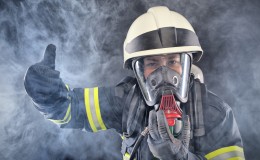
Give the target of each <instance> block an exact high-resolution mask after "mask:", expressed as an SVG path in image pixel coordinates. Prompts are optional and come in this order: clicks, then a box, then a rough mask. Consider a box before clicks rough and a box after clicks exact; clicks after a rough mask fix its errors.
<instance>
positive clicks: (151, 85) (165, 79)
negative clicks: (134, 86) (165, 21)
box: [132, 53, 191, 106]
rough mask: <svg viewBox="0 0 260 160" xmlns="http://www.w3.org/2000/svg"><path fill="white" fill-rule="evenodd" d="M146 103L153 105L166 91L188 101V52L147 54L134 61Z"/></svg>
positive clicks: (183, 100) (182, 100)
mask: <svg viewBox="0 0 260 160" xmlns="http://www.w3.org/2000/svg"><path fill="white" fill-rule="evenodd" d="M132 65H133V69H134V72H135V75H136V77H137V80H138V83H139V86H140V88H141V91H142V94H143V96H144V98H145V101H146V103H147V104H148V105H149V106H153V105H154V104H156V103H158V100H159V99H160V96H161V95H162V94H163V93H165V92H171V93H173V94H174V95H175V96H176V97H177V99H178V100H179V101H181V102H186V101H187V90H188V82H189V74H190V65H191V58H190V56H189V55H188V54H176V53H174V54H168V55H162V56H147V57H143V58H139V59H137V60H134V61H133V64H132Z"/></svg>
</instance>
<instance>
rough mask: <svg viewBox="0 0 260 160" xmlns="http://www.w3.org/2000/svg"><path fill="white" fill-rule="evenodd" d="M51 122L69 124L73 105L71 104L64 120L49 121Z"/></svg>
mask: <svg viewBox="0 0 260 160" xmlns="http://www.w3.org/2000/svg"><path fill="white" fill-rule="evenodd" d="M49 120H50V121H52V122H54V123H57V124H65V123H69V121H70V120H71V105H70V104H69V107H68V109H67V112H66V114H65V117H64V118H63V119H62V120H54V119H49Z"/></svg>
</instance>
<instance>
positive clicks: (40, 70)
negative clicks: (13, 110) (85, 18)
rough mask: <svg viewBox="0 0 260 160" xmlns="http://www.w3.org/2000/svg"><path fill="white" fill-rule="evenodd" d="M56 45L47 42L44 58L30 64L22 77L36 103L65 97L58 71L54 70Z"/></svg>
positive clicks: (63, 86)
mask: <svg viewBox="0 0 260 160" xmlns="http://www.w3.org/2000/svg"><path fill="white" fill-rule="evenodd" d="M55 57H56V47H55V45H53V44H49V45H48V46H47V48H46V50H45V54H44V58H43V59H42V61H40V62H39V63H36V64H34V65H32V66H30V67H29V68H28V70H27V72H26V75H25V78H24V86H25V89H26V91H27V93H28V95H29V96H30V97H31V98H32V99H33V101H34V102H36V104H43V105H48V104H53V103H55V101H56V100H61V99H62V97H64V98H66V95H63V94H66V87H65V85H64V83H63V82H62V80H61V79H60V72H59V71H56V70H55Z"/></svg>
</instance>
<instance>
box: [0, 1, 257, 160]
mask: <svg viewBox="0 0 260 160" xmlns="http://www.w3.org/2000/svg"><path fill="white" fill-rule="evenodd" d="M157 5H166V6H168V7H169V8H170V9H172V10H175V11H177V12H179V13H181V14H183V15H184V16H185V17H186V18H187V19H188V20H189V21H190V22H191V23H192V25H193V27H194V29H195V30H196V33H197V35H198V36H199V39H200V42H201V45H202V47H203V49H204V57H203V58H202V61H201V62H199V63H198V64H197V65H198V66H199V67H200V68H201V69H202V71H203V72H204V77H205V81H206V83H207V85H208V88H209V89H210V90H212V91H213V92H215V93H217V94H218V95H220V97H221V98H223V99H224V100H225V101H226V102H227V103H228V104H229V105H230V106H231V107H232V109H233V111H234V114H235V116H236V119H237V122H238V125H239V128H240V132H241V134H242V137H243V141H244V148H245V154H246V157H247V159H257V157H260V153H259V152H257V151H258V150H260V147H259V145H258V144H259V143H260V138H259V137H258V133H259V131H260V129H259V128H260V126H259V125H258V124H259V123H258V122H259V121H260V118H259V116H258V115H259V113H260V110H259V109H258V106H259V104H260V99H259V98H258V97H259V95H260V89H259V88H260V81H259V79H260V73H259V70H260V66H259V59H260V54H259V52H260V46H259V44H260V31H259V27H260V19H259V17H258V15H259V14H260V9H259V7H260V3H259V2H257V0H255V1H243V0H231V1H224V0H220V1H209V0H193V1H189V0H181V1H180V0H174V1H172V0H167V1H159V0H152V1H150V0H149V1H148V0H144V1H138V0H132V1H126V0H125V1H123V0H118V1H115V0H113V1H112V0H111V1H109V0H104V1H98V0H96V1H95V0H89V1H80V0H78V1H76V0H74V1H70V0H63V1H57V0H55V1H52V0H31V1H28V0H13V1H0V48H1V51H0V53H1V57H0V73H1V78H0V90H1V93H0V102H1V107H0V115H1V116H0V123H1V125H0V134H1V136H0V142H1V146H0V159H121V154H120V146H121V141H120V137H119V136H118V135H117V134H116V133H115V131H113V130H109V131H107V132H99V133H96V134H93V133H86V132H82V131H79V130H69V129H60V128H58V127H57V126H56V125H54V124H52V123H51V122H49V121H47V120H45V119H44V118H43V117H42V115H41V114H40V113H39V112H38V111H37V110H36V109H34V107H33V105H32V103H31V101H30V99H29V97H28V96H27V95H26V93H25V91H24V87H23V77H24V74H25V72H26V69H27V68H28V67H29V66H30V65H32V64H34V63H36V62H38V61H40V60H41V59H42V57H43V52H44V50H45V47H46V46H47V45H48V44H49V43H53V44H55V45H56V46H57V57H56V69H57V70H59V71H61V77H62V78H63V80H64V82H65V83H67V84H70V86H71V88H74V87H93V86H110V85H115V84H116V83H117V82H118V81H119V80H120V79H122V78H123V77H125V76H126V75H132V73H131V72H130V71H127V70H123V68H122V66H123V56H122V54H123V49H122V46H123V41H124V38H125V36H126V33H127V30H128V28H129V26H130V24H131V23H132V22H133V20H134V19H135V18H137V17H138V16H139V15H140V14H142V13H144V12H146V11H147V9H148V8H150V7H152V6H157ZM93 139H94V140H93ZM100 146H102V147H100Z"/></svg>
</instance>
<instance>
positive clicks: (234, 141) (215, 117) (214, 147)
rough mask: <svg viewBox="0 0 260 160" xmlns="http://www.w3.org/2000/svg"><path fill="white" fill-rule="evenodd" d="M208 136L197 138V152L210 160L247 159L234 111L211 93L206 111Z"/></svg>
mask: <svg viewBox="0 0 260 160" xmlns="http://www.w3.org/2000/svg"><path fill="white" fill-rule="evenodd" d="M204 122H205V130H206V134H205V135H204V136H202V137H197V138H196V144H197V145H196V152H197V154H198V155H202V156H203V157H204V159H209V160H226V159H234V160H242V159H245V157H244V151H243V144H242V139H241V135H240V132H239V129H238V126H237V123H236V120H235V117H234V115H233V112H232V109H231V107H230V106H228V105H227V104H226V103H225V102H223V101H222V100H221V99H220V98H218V97H217V96H216V95H215V94H213V93H211V92H209V94H208V106H207V108H205V109H204Z"/></svg>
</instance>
